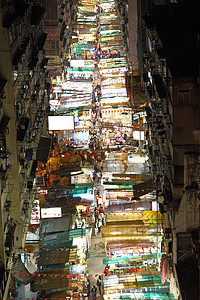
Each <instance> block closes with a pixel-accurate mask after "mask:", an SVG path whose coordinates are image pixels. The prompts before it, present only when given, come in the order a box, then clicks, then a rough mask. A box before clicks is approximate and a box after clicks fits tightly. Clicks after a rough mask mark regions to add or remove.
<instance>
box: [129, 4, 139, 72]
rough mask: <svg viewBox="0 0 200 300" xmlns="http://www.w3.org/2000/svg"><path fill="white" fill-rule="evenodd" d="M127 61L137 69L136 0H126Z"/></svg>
mask: <svg viewBox="0 0 200 300" xmlns="http://www.w3.org/2000/svg"><path fill="white" fill-rule="evenodd" d="M128 38H129V63H130V65H132V66H133V69H134V70H135V69H136V70H138V61H137V0H134V1H133V0H128Z"/></svg>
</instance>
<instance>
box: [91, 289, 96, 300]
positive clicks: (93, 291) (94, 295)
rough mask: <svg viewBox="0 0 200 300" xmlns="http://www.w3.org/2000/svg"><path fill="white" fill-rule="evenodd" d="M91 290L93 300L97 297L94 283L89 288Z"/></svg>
mask: <svg viewBox="0 0 200 300" xmlns="http://www.w3.org/2000/svg"><path fill="white" fill-rule="evenodd" d="M91 292H92V300H95V299H96V297H97V288H96V286H95V285H93V288H92V289H91Z"/></svg>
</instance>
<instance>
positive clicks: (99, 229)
mask: <svg viewBox="0 0 200 300" xmlns="http://www.w3.org/2000/svg"><path fill="white" fill-rule="evenodd" d="M97 229H98V231H97V233H100V232H101V225H100V219H98V222H97Z"/></svg>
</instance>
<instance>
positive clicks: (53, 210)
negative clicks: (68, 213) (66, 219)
mask: <svg viewBox="0 0 200 300" xmlns="http://www.w3.org/2000/svg"><path fill="white" fill-rule="evenodd" d="M61 217H62V211H61V207H50V208H41V218H42V219H47V218H61Z"/></svg>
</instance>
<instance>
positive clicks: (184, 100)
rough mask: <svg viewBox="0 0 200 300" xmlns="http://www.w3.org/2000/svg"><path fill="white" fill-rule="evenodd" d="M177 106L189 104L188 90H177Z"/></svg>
mask: <svg viewBox="0 0 200 300" xmlns="http://www.w3.org/2000/svg"><path fill="white" fill-rule="evenodd" d="M177 104H185V105H187V104H190V90H189V89H188V90H178V95H177Z"/></svg>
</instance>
